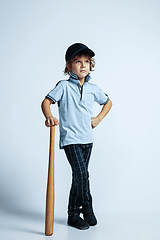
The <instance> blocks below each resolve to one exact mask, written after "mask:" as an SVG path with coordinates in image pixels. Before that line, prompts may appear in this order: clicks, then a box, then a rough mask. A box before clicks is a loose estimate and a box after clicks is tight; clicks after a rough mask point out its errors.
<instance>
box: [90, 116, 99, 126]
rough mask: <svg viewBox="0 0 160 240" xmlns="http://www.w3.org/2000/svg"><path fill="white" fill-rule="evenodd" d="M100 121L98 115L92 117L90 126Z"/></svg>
mask: <svg viewBox="0 0 160 240" xmlns="http://www.w3.org/2000/svg"><path fill="white" fill-rule="evenodd" d="M99 123H100V120H99V118H98V117H92V118H91V126H92V128H95V127H97V125H98V124H99Z"/></svg>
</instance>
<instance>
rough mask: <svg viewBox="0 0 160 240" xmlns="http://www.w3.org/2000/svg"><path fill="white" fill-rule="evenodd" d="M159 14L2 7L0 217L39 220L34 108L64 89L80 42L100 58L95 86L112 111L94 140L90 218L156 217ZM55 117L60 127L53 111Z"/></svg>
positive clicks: (132, 5)
mask: <svg viewBox="0 0 160 240" xmlns="http://www.w3.org/2000/svg"><path fill="white" fill-rule="evenodd" d="M159 12H160V2H159V1H157V0H152V1H149V0H145V1H144V0H134V1H129V0H128V1H127V0H122V1H118V0H112V1H111V0H106V1H105V0H99V1H94V0H93V1H90V0H88V1H86V0H85V1H84V0H82V1H80V2H77V1H73V0H69V1H64V0H60V1H54V0H32V1H31V0H28V1H25V0H24V1H20V0H14V1H11V0H6V1H2V0H1V1H0V24H1V37H0V39H1V40H0V41H1V44H0V48H1V50H0V52H1V54H0V67H1V70H0V83H1V85H0V97H1V101H0V104H1V105H0V110H1V119H0V125H1V132H0V146H1V153H0V208H1V210H4V211H8V212H15V213H18V212H19V213H22V214H23V213H24V214H25V213H27V212H35V213H40V214H43V213H44V209H45V191H46V181H47V170H48V169H47V166H48V147H49V129H47V128H46V127H45V126H44V117H43V115H42V112H41V108H40V105H41V102H42V100H43V99H44V96H45V95H46V94H47V93H48V92H49V91H50V90H51V89H52V88H53V87H54V86H55V84H56V82H58V81H59V80H60V79H66V77H65V76H64V75H63V69H64V67H65V61H64V54H65V51H66V49H67V47H68V46H69V45H71V44H72V43H74V42H82V43H84V44H86V45H88V46H89V47H90V48H91V49H93V50H94V51H95V53H96V57H95V60H96V69H95V72H94V73H92V82H93V83H95V84H97V85H98V86H99V87H100V88H102V89H103V90H104V91H105V92H106V93H108V95H109V97H110V99H111V100H112V102H113V108H112V109H111V111H110V113H109V114H108V116H107V117H106V118H105V119H104V120H103V121H102V122H101V124H100V125H99V126H98V127H97V129H95V130H94V137H95V144H94V149H93V154H92V159H91V163H90V178H91V189H92V193H93V196H94V205H95V209H96V212H97V214H103V213H104V212H107V213H133V212H136V213H159V212H160V205H159V202H160V192H159V189H160V176H159V167H160V163H159V157H160V148H159V145H160V137H159V131H160V127H159V122H160V106H159V103H160V101H159V100H160V97H159V89H160V82H159V81H160V68H159V66H160V44H159V42H160V28H159V25H160V14H159ZM100 109H101V108H100V107H99V106H97V105H95V106H94V115H96V114H97V113H98V111H100ZM52 112H53V114H55V116H57V117H58V111H57V106H53V107H52ZM79 124H81V123H79ZM58 134H59V131H58V128H56V153H55V188H56V192H55V193H56V214H57V215H63V216H64V215H66V211H67V204H68V193H69V188H70V183H71V171H70V166H69V164H68V162H67V160H66V158H65V155H64V152H63V151H62V150H59V149H58V137H59V135H58Z"/></svg>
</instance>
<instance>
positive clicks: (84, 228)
mask: <svg viewBox="0 0 160 240" xmlns="http://www.w3.org/2000/svg"><path fill="white" fill-rule="evenodd" d="M67 225H68V226H70V227H74V228H77V229H79V230H87V229H88V228H90V226H86V227H77V226H75V225H72V224H69V223H67Z"/></svg>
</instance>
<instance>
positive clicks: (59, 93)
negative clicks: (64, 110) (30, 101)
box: [45, 82, 63, 103]
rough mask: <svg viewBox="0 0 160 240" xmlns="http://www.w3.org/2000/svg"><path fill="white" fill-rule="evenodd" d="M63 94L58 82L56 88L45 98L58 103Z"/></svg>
mask: <svg viewBox="0 0 160 240" xmlns="http://www.w3.org/2000/svg"><path fill="white" fill-rule="evenodd" d="M62 94H63V89H62V84H61V82H58V83H57V84H56V86H55V87H54V88H53V89H52V90H51V91H50V92H49V93H48V94H47V95H46V96H45V98H49V99H51V100H52V101H53V103H56V102H59V101H60V100H61V97H62Z"/></svg>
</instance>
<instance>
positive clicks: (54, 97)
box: [42, 43, 112, 230]
mask: <svg viewBox="0 0 160 240" xmlns="http://www.w3.org/2000/svg"><path fill="white" fill-rule="evenodd" d="M94 56H95V53H94V52H93V51H92V50H91V49H89V48H88V47H87V46H86V45H84V44H81V43H75V44H73V45H71V46H70V47H69V48H68V49H67V51H66V55H65V59H66V68H65V71H64V73H65V74H69V75H70V77H69V79H68V80H62V81H60V82H58V84H57V85H56V86H55V88H54V89H53V90H52V91H50V92H49V93H48V94H47V96H46V98H45V99H44V100H43V102H42V111H43V114H44V116H45V118H46V120H45V125H46V126H47V127H50V126H55V125H56V126H57V125H59V128H60V149H64V151H65V154H66V156H67V159H68V161H69V163H70V165H71V169H72V185H71V190H70V196H69V204H68V225H70V226H73V227H75V228H78V229H81V230H84V229H88V228H89V226H94V225H96V224H97V220H96V217H95V215H94V212H93V207H92V196H91V193H90V186H89V172H88V164H89V159H90V155H91V150H92V146H93V133H92V128H95V127H96V126H97V125H98V124H99V123H100V122H101V121H102V119H103V118H104V117H105V116H106V115H107V113H108V112H109V110H110V108H111V106H112V102H111V100H110V99H109V97H108V95H106V94H105V93H104V92H103V91H102V90H100V89H99V88H98V87H97V86H96V85H94V84H91V83H89V80H90V78H91V77H90V71H93V68H94V64H95V62H94V60H93V57H94ZM94 101H95V102H97V103H99V104H100V105H102V106H103V108H102V110H101V112H100V113H99V114H98V116H97V117H93V116H92V105H93V103H94ZM56 102H57V103H58V108H59V120H58V119H56V118H55V117H53V115H52V113H51V110H50V105H51V104H54V103H56ZM80 213H82V214H83V219H82V218H81V217H80Z"/></svg>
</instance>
